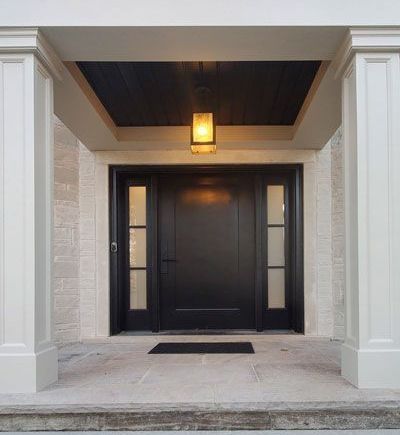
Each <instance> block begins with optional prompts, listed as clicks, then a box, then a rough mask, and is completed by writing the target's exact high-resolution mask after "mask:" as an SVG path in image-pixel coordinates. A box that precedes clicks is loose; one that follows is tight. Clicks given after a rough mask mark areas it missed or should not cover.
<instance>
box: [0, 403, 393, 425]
mask: <svg viewBox="0 0 400 435" xmlns="http://www.w3.org/2000/svg"><path fill="white" fill-rule="evenodd" d="M382 428H385V429H398V428H400V402H399V401H385V402H368V403H365V402H340V403H338V402H335V403H333V402H307V403H306V402H305V403H290V402H287V403H268V404H267V403H262V404H260V403H242V404H237V405H226V406H224V405H210V404H196V405H193V404H190V405H189V404H178V405H177V404H174V405H152V404H143V405H140V404H139V405H138V404H117V405H116V404H113V405H112V404H110V405H102V406H93V405H90V406H85V405H57V406H47V405H46V406H39V405H36V406H28V405H21V406H9V407H6V406H4V407H1V408H0V431H22V430H23V431H67V430H68V431H78V430H80V431H87V430H93V431H98V430H113V431H115V430H118V431H124V430H268V429H276V430H284V429H286V430H294V429H336V430H339V429H382Z"/></svg>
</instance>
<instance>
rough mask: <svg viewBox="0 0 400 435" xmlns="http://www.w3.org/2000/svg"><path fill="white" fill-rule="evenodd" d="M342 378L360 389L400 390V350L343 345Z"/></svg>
mask: <svg viewBox="0 0 400 435" xmlns="http://www.w3.org/2000/svg"><path fill="white" fill-rule="evenodd" d="M342 376H343V377H344V378H345V379H347V380H348V381H349V382H351V383H352V384H353V385H355V386H356V387H358V388H400V349H394V350H392V349H380V350H378V349H373V350H370V349H368V350H366V349H363V350H360V349H354V348H353V347H351V346H349V345H347V344H343V345H342Z"/></svg>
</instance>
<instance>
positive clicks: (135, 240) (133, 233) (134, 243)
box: [129, 228, 146, 267]
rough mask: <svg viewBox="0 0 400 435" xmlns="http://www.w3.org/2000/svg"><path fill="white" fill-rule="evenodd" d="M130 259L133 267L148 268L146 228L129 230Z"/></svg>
mask: <svg viewBox="0 0 400 435" xmlns="http://www.w3.org/2000/svg"><path fill="white" fill-rule="evenodd" d="M129 259H130V266H131V267H146V228H131V229H130V230H129Z"/></svg>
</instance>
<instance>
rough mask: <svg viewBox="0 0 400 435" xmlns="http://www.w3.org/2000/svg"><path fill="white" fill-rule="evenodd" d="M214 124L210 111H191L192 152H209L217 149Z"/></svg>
mask: <svg viewBox="0 0 400 435" xmlns="http://www.w3.org/2000/svg"><path fill="white" fill-rule="evenodd" d="M215 142H216V141H215V125H214V116H213V114H212V113H193V124H192V126H191V150H192V153H193V154H204V153H207V154H210V153H215V152H216V151H217V145H216V143H215Z"/></svg>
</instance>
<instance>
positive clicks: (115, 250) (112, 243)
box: [110, 242, 118, 254]
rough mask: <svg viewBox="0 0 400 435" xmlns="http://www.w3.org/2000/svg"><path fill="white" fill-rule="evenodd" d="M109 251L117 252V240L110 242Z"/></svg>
mask: <svg viewBox="0 0 400 435" xmlns="http://www.w3.org/2000/svg"><path fill="white" fill-rule="evenodd" d="M110 251H111V252H112V253H113V254H115V253H116V252H118V244H117V242H111V244H110Z"/></svg>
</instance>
